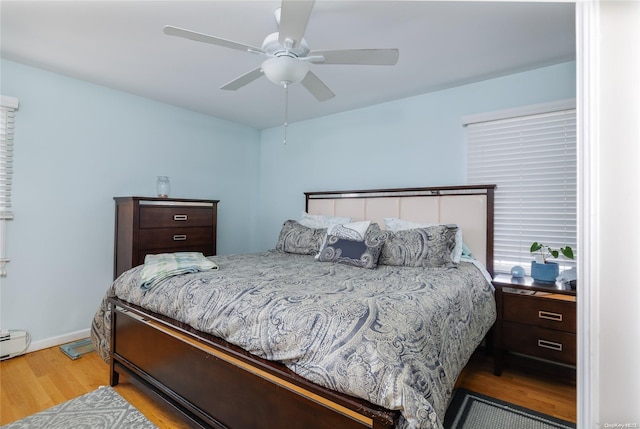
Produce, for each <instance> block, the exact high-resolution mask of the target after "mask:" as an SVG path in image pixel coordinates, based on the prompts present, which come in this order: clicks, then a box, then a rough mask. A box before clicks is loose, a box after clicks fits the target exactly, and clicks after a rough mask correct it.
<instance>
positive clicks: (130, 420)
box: [1, 386, 157, 429]
mask: <svg viewBox="0 0 640 429" xmlns="http://www.w3.org/2000/svg"><path fill="white" fill-rule="evenodd" d="M27 428H28V429H80V428H82V429H84V428H91V429H157V427H156V426H155V425H154V424H153V423H151V422H150V421H149V420H147V418H146V417H145V416H144V415H143V414H142V413H141V412H140V411H138V410H137V409H136V408H135V407H134V406H133V405H131V404H130V403H128V402H127V401H126V400H125V399H124V398H123V397H122V396H120V395H119V394H118V393H117V392H116V391H115V390H113V389H112V388H111V387H110V386H102V387H99V388H98V389H96V390H94V391H93V392H90V393H87V394H86V395H82V396H79V397H77V398H75V399H72V400H70V401H67V402H65V403H64V404H60V405H56V406H55V407H52V408H49V409H48V410H45V411H42V412H39V413H37V414H33V415H31V416H29V417H25V418H24V419H22V420H18V421H17V422H14V423H10V424H8V425H5V426H2V428H1V429H27Z"/></svg>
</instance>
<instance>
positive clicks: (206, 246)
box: [113, 197, 219, 279]
mask: <svg viewBox="0 0 640 429" xmlns="http://www.w3.org/2000/svg"><path fill="white" fill-rule="evenodd" d="M114 200H115V202H116V215H115V218H116V225H115V246H114V252H115V255H114V268H113V275H114V279H115V278H116V277H118V276H119V275H120V274H122V273H123V272H125V271H126V270H128V269H130V268H132V267H135V266H137V265H140V264H142V263H144V257H145V256H146V255H148V254H156V253H171V252H202V253H203V254H204V255H205V256H212V255H215V254H216V229H217V213H218V202H219V200H194V199H177V198H151V197H115V198H114Z"/></svg>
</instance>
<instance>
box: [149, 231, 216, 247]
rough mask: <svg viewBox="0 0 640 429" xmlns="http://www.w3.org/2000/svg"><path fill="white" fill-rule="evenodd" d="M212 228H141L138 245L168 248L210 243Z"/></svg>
mask: <svg viewBox="0 0 640 429" xmlns="http://www.w3.org/2000/svg"><path fill="white" fill-rule="evenodd" d="M212 237H213V228H211V227H197V228H154V229H150V228H148V229H141V230H140V232H139V242H138V246H139V248H140V249H141V250H145V249H170V248H175V247H179V248H182V247H194V246H202V245H211V244H212Z"/></svg>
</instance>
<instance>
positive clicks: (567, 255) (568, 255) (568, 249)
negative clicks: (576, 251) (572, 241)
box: [560, 246, 573, 259]
mask: <svg viewBox="0 0 640 429" xmlns="http://www.w3.org/2000/svg"><path fill="white" fill-rule="evenodd" d="M560 251H561V252H562V254H563V255H564V256H565V258H569V259H573V249H572V248H571V247H569V246H567V247H562V248H560Z"/></svg>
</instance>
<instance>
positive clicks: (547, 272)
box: [529, 241, 573, 283]
mask: <svg viewBox="0 0 640 429" xmlns="http://www.w3.org/2000/svg"><path fill="white" fill-rule="evenodd" d="M529 251H530V252H531V253H536V252H538V254H537V256H536V259H537V261H531V277H533V279H534V280H535V281H538V282H543V283H554V282H555V281H556V277H558V274H559V271H560V269H559V266H558V263H557V262H550V261H548V259H549V258H551V257H553V258H557V257H558V256H560V253H562V255H563V256H564V257H565V258H567V259H573V249H571V247H569V246H566V247H561V248H560V249H558V250H556V249H552V248H550V247H549V246H545V245H544V244H542V243H538V242H537V241H534V242H533V244H532V245H531V249H530V250H529Z"/></svg>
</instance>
